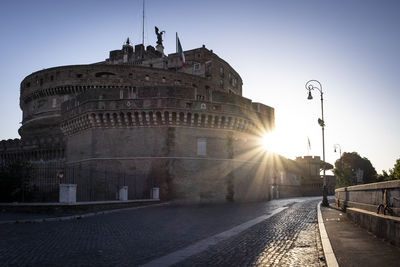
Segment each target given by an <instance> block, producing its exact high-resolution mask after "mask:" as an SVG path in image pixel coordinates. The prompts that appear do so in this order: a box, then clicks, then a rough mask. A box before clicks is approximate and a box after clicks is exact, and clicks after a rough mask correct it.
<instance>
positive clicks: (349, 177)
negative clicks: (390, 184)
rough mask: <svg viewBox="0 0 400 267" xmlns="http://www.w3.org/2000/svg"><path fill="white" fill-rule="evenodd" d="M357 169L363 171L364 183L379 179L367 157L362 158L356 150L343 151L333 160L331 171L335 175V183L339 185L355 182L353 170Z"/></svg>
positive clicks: (353, 183)
mask: <svg viewBox="0 0 400 267" xmlns="http://www.w3.org/2000/svg"><path fill="white" fill-rule="evenodd" d="M358 169H360V170H362V171H363V181H364V183H374V182H378V181H379V180H378V177H377V173H376V170H375V168H374V167H373V166H372V164H371V162H370V161H369V160H368V159H367V158H365V157H364V158H362V157H361V156H360V155H359V154H358V153H357V152H352V153H348V152H345V153H343V154H342V157H341V158H340V159H338V160H337V161H336V162H335V169H334V170H333V173H334V174H335V176H336V184H337V185H338V186H339V187H344V186H349V185H355V184H356V183H357V181H356V177H355V171H357V170H358Z"/></svg>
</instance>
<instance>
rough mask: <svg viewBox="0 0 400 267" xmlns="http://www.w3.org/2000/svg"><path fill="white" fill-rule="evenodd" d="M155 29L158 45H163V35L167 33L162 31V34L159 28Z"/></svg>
mask: <svg viewBox="0 0 400 267" xmlns="http://www.w3.org/2000/svg"><path fill="white" fill-rule="evenodd" d="M154 28H155V31H156V35H157V44H158V45H162V41H163V40H162V35H163V33H165V31H161V32H160V31H159V30H158V28H157V26H155V27H154Z"/></svg>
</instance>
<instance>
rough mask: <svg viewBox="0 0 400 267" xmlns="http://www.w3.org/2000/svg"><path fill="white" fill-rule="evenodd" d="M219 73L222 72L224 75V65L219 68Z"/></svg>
mask: <svg viewBox="0 0 400 267" xmlns="http://www.w3.org/2000/svg"><path fill="white" fill-rule="evenodd" d="M219 74H220V75H221V76H224V68H223V67H220V68H219Z"/></svg>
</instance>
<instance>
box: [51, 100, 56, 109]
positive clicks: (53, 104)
mask: <svg viewBox="0 0 400 267" xmlns="http://www.w3.org/2000/svg"><path fill="white" fill-rule="evenodd" d="M56 106H57V98H53V103H52V107H53V108H55V107H56Z"/></svg>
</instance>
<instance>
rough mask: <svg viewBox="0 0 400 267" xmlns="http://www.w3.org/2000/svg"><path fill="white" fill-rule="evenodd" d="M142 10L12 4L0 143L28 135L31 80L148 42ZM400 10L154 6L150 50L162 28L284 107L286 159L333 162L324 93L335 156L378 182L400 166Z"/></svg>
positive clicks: (169, 46)
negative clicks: (26, 82) (22, 130)
mask: <svg viewBox="0 0 400 267" xmlns="http://www.w3.org/2000/svg"><path fill="white" fill-rule="evenodd" d="M141 6H142V1H141V0H130V1H128V0H123V1H122V0H121V1H119V0H115V1H99V0H98V1H89V0H86V1H85V0H81V1H74V0H72V1H71V0H68V1H61V0H60V1H44V0H43V1H40V0H37V1H19V0H12V1H10V0H3V1H2V2H1V9H0V36H1V42H0V51H1V52H2V57H1V59H2V60H1V61H0V70H1V71H0V90H1V91H0V92H1V98H0V101H1V103H0V109H1V110H0V111H1V114H2V115H3V119H2V127H1V130H0V139H8V138H16V137H18V133H17V130H18V128H19V126H20V124H19V122H20V121H21V117H22V114H21V111H20V109H19V106H18V101H19V85H20V82H21V81H22V79H23V78H24V77H25V76H26V75H28V74H30V73H32V72H35V71H37V70H40V69H43V68H49V67H54V66H60V65H70V64H86V63H93V62H98V61H102V60H104V59H105V58H107V57H108V52H109V51H110V50H113V49H119V48H120V47H121V45H122V43H123V41H124V40H125V39H126V37H130V38H131V40H133V41H134V43H139V42H141V28H142V21H141V13H142V9H141ZM398 14H400V2H399V1H395V0H393V1H389V0H380V1H378V0H375V1H371V0H335V1H328V0H318V1H317V0H315V1H314V0H302V1H294V0H293V1H289V0H280V1H277V0H275V1H272V0H269V1H268V0H264V1H232V0H231V1H208V0H206V1H190V0H188V1H183V0H176V1H173V0H171V1H161V0H160V1H156V0H147V1H146V19H145V44H146V45H148V44H151V45H155V42H156V36H155V34H154V26H158V27H159V28H160V29H161V30H165V31H166V34H165V36H164V39H165V40H164V46H165V51H166V52H167V53H172V52H174V50H175V32H178V33H179V36H180V39H181V43H182V46H183V48H184V49H186V50H188V49H193V48H197V47H200V46H201V45H202V44H205V45H206V47H207V48H209V49H213V51H214V52H215V53H216V54H218V55H219V56H220V57H221V58H223V59H225V60H226V61H227V62H229V63H230V64H231V66H232V67H234V68H235V69H236V70H237V71H238V73H239V74H240V75H241V77H242V79H243V95H244V96H245V97H247V98H250V99H252V100H253V101H255V102H261V103H264V104H267V105H269V106H272V107H274V108H275V113H276V131H275V134H274V135H275V136H276V137H277V139H276V140H275V142H276V144H277V146H278V148H277V150H278V152H279V153H281V154H282V155H284V156H286V157H288V158H292V159H294V158H295V157H296V156H301V155H306V154H307V153H308V151H307V137H309V138H310V140H311V146H312V149H311V151H310V154H311V155H321V154H322V145H321V143H322V141H321V130H320V127H319V126H318V124H317V119H318V117H320V102H319V95H318V94H315V93H314V100H312V101H308V100H307V99H306V98H307V91H306V89H305V87H304V85H305V83H306V82H307V81H308V80H310V79H318V80H319V81H320V82H321V83H322V85H323V91H324V98H325V101H324V104H325V106H324V108H325V121H326V157H327V161H329V162H331V163H333V162H334V161H335V160H336V159H337V158H338V157H339V155H338V153H334V152H333V145H334V144H336V143H338V144H340V145H341V147H342V152H352V151H357V152H358V153H359V154H360V155H361V156H363V157H367V158H368V159H370V160H371V162H372V164H373V165H374V167H375V168H376V170H377V171H378V172H381V170H382V169H385V170H387V169H388V168H392V167H393V165H394V163H395V160H396V159H397V158H399V157H400V142H399V138H398V137H399V134H400V123H399V117H400V107H399V105H398V102H399V99H400V90H399V89H398V86H399V84H400V67H399V62H400V49H399V47H400V46H399V44H400V31H399V30H398V26H399V25H400V16H399V15H398Z"/></svg>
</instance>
